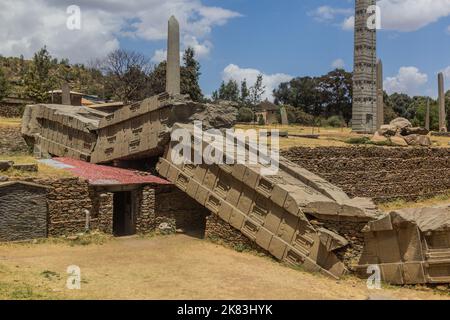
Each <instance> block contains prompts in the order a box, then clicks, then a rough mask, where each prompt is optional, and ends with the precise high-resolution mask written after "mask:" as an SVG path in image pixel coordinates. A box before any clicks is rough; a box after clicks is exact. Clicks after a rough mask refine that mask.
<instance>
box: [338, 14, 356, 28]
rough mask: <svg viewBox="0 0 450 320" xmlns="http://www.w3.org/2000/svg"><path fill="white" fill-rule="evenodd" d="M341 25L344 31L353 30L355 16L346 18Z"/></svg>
mask: <svg viewBox="0 0 450 320" xmlns="http://www.w3.org/2000/svg"><path fill="white" fill-rule="evenodd" d="M341 26H342V29H343V30H345V31H353V30H354V29H355V16H351V17H348V18H346V19H345V20H344V22H342V25H341Z"/></svg>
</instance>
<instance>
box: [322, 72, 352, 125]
mask: <svg viewBox="0 0 450 320" xmlns="http://www.w3.org/2000/svg"><path fill="white" fill-rule="evenodd" d="M318 87H319V91H320V93H321V106H322V107H323V109H324V110H323V112H324V116H325V117H327V118H328V117H332V116H339V117H341V118H344V119H345V122H346V123H349V122H350V120H351V118H352V96H353V88H352V87H353V82H352V74H351V73H349V72H346V71H345V70H343V69H336V70H333V71H331V72H329V73H328V74H326V75H324V76H322V77H320V78H319V83H318Z"/></svg>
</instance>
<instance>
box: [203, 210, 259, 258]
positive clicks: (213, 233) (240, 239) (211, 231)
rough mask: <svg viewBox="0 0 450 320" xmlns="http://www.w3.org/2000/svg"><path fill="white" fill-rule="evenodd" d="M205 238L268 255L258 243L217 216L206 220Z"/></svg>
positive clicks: (210, 216) (213, 215) (211, 216)
mask: <svg viewBox="0 0 450 320" xmlns="http://www.w3.org/2000/svg"><path fill="white" fill-rule="evenodd" d="M205 238H206V239H209V240H212V241H214V242H220V243H223V244H225V245H227V246H230V247H233V248H235V249H239V250H246V249H251V250H255V251H258V252H261V253H266V252H265V251H264V250H262V249H261V248H260V247H259V246H258V245H257V244H256V243H254V242H253V241H251V240H250V239H249V238H247V237H246V236H244V235H243V234H242V233H241V232H240V231H239V230H237V229H235V228H233V227H232V226H231V225H230V224H229V223H227V222H225V221H223V220H222V219H221V218H220V217H219V216H217V215H215V214H211V215H209V216H208V217H207V219H206V230H205Z"/></svg>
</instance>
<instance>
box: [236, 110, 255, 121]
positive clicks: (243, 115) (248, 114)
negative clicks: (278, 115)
mask: <svg viewBox="0 0 450 320" xmlns="http://www.w3.org/2000/svg"><path fill="white" fill-rule="evenodd" d="M237 121H238V122H252V121H253V111H252V110H251V109H250V108H246V107H243V108H240V109H239V111H238V115H237Z"/></svg>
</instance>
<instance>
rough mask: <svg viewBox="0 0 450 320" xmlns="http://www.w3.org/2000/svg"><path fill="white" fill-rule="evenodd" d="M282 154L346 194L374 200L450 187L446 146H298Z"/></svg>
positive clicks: (431, 193) (445, 190)
mask: <svg viewBox="0 0 450 320" xmlns="http://www.w3.org/2000/svg"><path fill="white" fill-rule="evenodd" d="M282 155H283V156H285V157H286V158H288V159H289V160H291V161H293V162H295V163H297V164H299V165H301V166H302V167H304V168H306V169H308V170H310V171H312V172H314V173H316V174H317V175H319V176H321V177H322V178H324V179H326V180H327V181H329V182H331V183H333V184H335V185H337V186H339V187H341V188H342V189H343V190H344V191H345V192H346V193H347V194H348V195H349V196H351V197H369V198H373V199H374V200H375V201H376V202H377V203H382V202H387V201H392V200H395V199H404V200H407V201H414V200H417V199H418V198H427V197H433V196H436V195H439V194H446V193H448V192H449V191H450V148H384V147H321V148H303V147H298V148H292V149H290V150H288V151H284V152H282Z"/></svg>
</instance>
